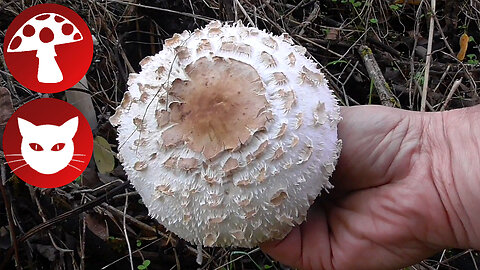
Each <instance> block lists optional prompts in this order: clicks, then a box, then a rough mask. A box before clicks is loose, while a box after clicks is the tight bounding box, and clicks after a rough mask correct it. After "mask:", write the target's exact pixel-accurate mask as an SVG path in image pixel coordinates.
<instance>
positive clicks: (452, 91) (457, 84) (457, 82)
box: [440, 78, 462, 112]
mask: <svg viewBox="0 0 480 270" xmlns="http://www.w3.org/2000/svg"><path fill="white" fill-rule="evenodd" d="M461 84H462V78H460V79H458V80H456V81H455V82H454V83H453V86H452V88H451V89H450V92H448V95H447V98H446V99H445V102H444V103H443V105H442V108H440V111H441V112H443V111H445V109H446V108H447V105H448V103H449V102H450V100H451V99H452V97H453V94H454V93H455V92H456V91H457V89H458V87H459V86H460V85H461Z"/></svg>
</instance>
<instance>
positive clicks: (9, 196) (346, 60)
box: [0, 0, 480, 270]
mask: <svg viewBox="0 0 480 270" xmlns="http://www.w3.org/2000/svg"><path fill="white" fill-rule="evenodd" d="M45 2H51V1H44V0H3V1H2V0H0V44H2V48H3V39H4V36H5V33H6V30H7V28H8V26H9V24H10V23H11V22H12V20H13V19H14V18H15V16H17V15H18V14H19V13H20V12H21V11H23V10H24V9H26V8H28V7H30V6H32V5H35V4H40V3H45ZM56 2H57V3H59V4H62V5H65V6H67V7H70V8H71V9H73V10H74V11H75V12H77V13H78V14H79V15H80V16H81V17H82V18H83V19H84V20H85V22H86V23H87V25H88V26H89V28H90V30H91V32H92V35H93V36H94V37H95V40H96V41H95V46H94V58H93V61H92V65H91V67H90V69H89V71H88V73H87V76H86V81H84V84H83V85H78V86H76V87H75V89H76V90H79V91H81V92H82V93H83V94H84V95H87V97H89V98H88V100H89V101H91V102H93V106H94V108H95V110H91V111H89V112H85V111H84V114H86V115H85V116H86V117H87V119H89V121H91V122H93V123H95V125H96V128H95V129H94V135H95V137H96V138H97V139H96V144H100V145H103V146H105V144H102V142H101V141H102V140H103V139H105V140H106V141H107V142H108V143H107V144H106V146H105V147H104V148H101V149H105V148H110V146H109V145H111V146H113V151H114V152H115V151H116V148H115V146H116V144H117V142H116V131H115V129H114V128H113V127H112V126H111V125H110V123H109V122H108V118H109V117H110V116H111V115H112V114H113V112H114V109H115V108H116V107H117V105H118V104H119V102H120V101H121V98H122V96H123V93H124V92H125V91H126V90H127V86H126V82H127V80H128V76H129V73H135V72H139V71H140V66H139V64H138V63H139V62H140V60H141V59H143V58H144V57H146V56H149V55H153V54H155V53H157V52H158V51H160V50H161V49H162V44H163V43H164V40H165V39H167V38H169V37H171V36H172V35H173V34H174V33H181V32H182V31H184V30H190V31H193V30H194V29H196V28H198V27H202V26H204V25H205V24H207V23H208V22H209V21H211V20H215V19H219V20H223V21H230V22H234V21H237V20H241V21H242V22H243V23H244V24H245V25H252V24H254V25H256V26H257V27H259V28H261V29H266V30H268V31H270V32H273V33H275V34H281V33H288V34H289V35H290V36H291V37H292V39H293V40H294V42H295V43H297V44H300V45H302V46H304V47H306V48H307V51H308V54H310V55H311V57H313V58H314V59H315V60H316V61H317V62H318V65H319V68H320V69H321V70H322V71H323V72H324V73H325V74H326V77H327V78H328V80H329V84H330V86H331V88H332V89H333V90H334V93H335V95H336V96H337V97H338V99H339V100H340V103H341V104H342V105H344V106H351V105H359V104H383V105H385V106H393V107H398V108H402V109H405V110H414V111H444V110H451V109H455V108H463V107H469V106H473V105H476V104H479V103H480V96H479V88H478V86H477V84H479V83H480V65H479V64H480V30H479V29H480V1H479V0H462V1H446V0H444V1H440V0H438V1H435V0H433V1H431V0H428V1H427V0H407V1H405V0H393V1H388V0H325V1H311V0H301V1H292V0H269V1H261V0H231V1H229V0H102V1H94V0H81V1H73V0H62V1H56ZM432 3H435V4H436V8H435V12H432ZM432 15H433V16H432ZM365 46H367V47H368V48H369V49H366V48H367V47H365ZM365 52H367V53H365ZM368 52H372V54H369V53H368ZM367 57H368V58H369V59H370V60H369V61H370V63H374V64H376V65H378V66H379V67H380V69H379V72H378V71H377V72H372V71H369V70H368V69H367V66H366V64H365V59H366V58H367ZM1 59H2V62H1V64H2V65H0V129H1V128H3V127H4V126H5V123H6V121H7V120H8V117H9V116H10V114H11V111H12V110H11V109H10V108H15V109H16V108H18V107H19V106H21V105H23V104H25V103H26V102H28V101H30V100H33V99H37V98H39V97H45V95H41V94H37V93H34V92H32V91H30V90H28V89H26V88H25V87H23V86H22V85H20V84H19V83H18V82H16V81H15V79H14V78H13V77H12V76H11V75H10V73H9V71H8V70H7V68H6V67H5V65H3V55H2V57H1ZM382 77H383V78H384V79H385V81H386V84H385V85H383V87H382V85H377V84H375V82H377V81H378V80H380V79H381V78H382ZM85 82H86V84H85ZM48 96H50V97H54V98H59V99H63V100H67V101H69V100H68V99H69V97H66V95H65V93H64V92H62V93H58V94H50V95H48ZM9 104H11V105H9ZM85 106H87V107H88V106H89V104H86V105H85ZM0 131H1V132H0V134H1V133H3V130H0ZM0 138H1V137H0ZM101 149H100V150H98V148H97V150H98V151H103V152H104V153H103V154H104V156H107V157H103V158H104V159H106V160H109V154H108V151H105V150H101ZM0 153H3V152H0ZM110 156H113V155H112V154H110ZM99 158H100V159H102V157H99ZM97 162H98V160H97ZM91 163H92V164H91V166H89V167H88V168H87V170H86V171H85V172H84V173H83V174H82V176H81V177H80V178H78V179H77V180H76V181H74V182H72V183H71V184H68V185H66V186H63V187H61V188H55V189H41V188H35V187H32V186H30V185H27V184H25V183H24V182H23V181H21V180H19V179H18V178H17V177H16V176H15V175H14V174H12V173H11V171H10V168H8V166H6V165H5V164H4V161H3V157H2V155H0V165H1V168H2V171H1V176H2V182H3V183H4V185H0V186H2V200H0V268H1V265H2V264H3V266H5V269H15V261H17V262H19V263H20V264H21V267H22V268H23V269H130V262H129V261H130V260H129V257H130V256H129V255H130V254H131V256H132V258H133V265H134V267H135V268H136V269H197V268H200V269H288V268H287V267H285V266H283V265H281V264H279V263H278V262H275V261H274V260H273V259H271V258H270V257H269V256H267V255H266V254H264V253H263V252H262V251H261V250H260V249H258V248H256V249H237V248H205V249H204V264H203V265H202V266H198V265H197V264H196V262H195V260H196V257H197V253H196V247H195V246H192V245H191V244H189V243H187V242H185V241H183V240H182V239H179V238H178V237H176V236H175V235H173V234H171V233H169V232H168V231H166V230H165V229H164V228H163V227H162V226H161V225H160V224H159V223H158V222H157V221H155V220H154V219H152V218H150V217H149V216H148V215H147V209H146V207H145V206H144V205H143V203H142V201H141V199H140V197H139V195H138V193H136V192H135V190H134V189H133V188H132V187H131V186H127V185H126V184H125V181H126V179H127V178H126V176H125V173H124V172H123V169H122V168H121V166H120V165H119V162H118V161H115V162H114V163H113V164H111V166H113V167H112V168H111V169H108V168H107V169H105V168H104V167H102V168H99V166H98V164H95V162H91ZM107 163H108V162H107ZM107 167H108V166H107ZM99 170H100V171H102V173H100V172H99ZM126 188H127V190H128V193H125V189H126ZM105 194H106V195H105ZM126 198H128V208H127V209H125V208H126V206H125V205H126ZM125 212H126V214H127V215H125ZM7 216H9V217H11V219H10V218H7ZM124 224H125V226H126V230H124V228H123V225H124ZM12 230H13V231H14V232H15V235H16V238H15V241H13V242H12V238H11V232H12ZM125 231H126V233H127V235H128V237H126V234H125ZM126 239H128V240H129V241H128V242H127V241H126ZM14 244H15V245H14ZM128 244H129V245H128ZM14 246H16V247H17V248H14ZM479 268H480V254H479V253H478V252H477V251H474V250H444V251H443V252H441V253H439V254H437V255H436V256H434V257H432V258H429V259H428V260H424V261H423V262H421V263H419V264H417V265H414V266H411V267H410V269H477V270H478V269H479Z"/></svg>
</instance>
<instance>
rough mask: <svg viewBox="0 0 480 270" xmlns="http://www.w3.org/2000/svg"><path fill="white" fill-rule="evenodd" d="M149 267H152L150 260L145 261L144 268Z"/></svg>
mask: <svg viewBox="0 0 480 270" xmlns="http://www.w3.org/2000/svg"><path fill="white" fill-rule="evenodd" d="M149 265H150V260H145V261H143V266H145V268H147V267H148V266H149Z"/></svg>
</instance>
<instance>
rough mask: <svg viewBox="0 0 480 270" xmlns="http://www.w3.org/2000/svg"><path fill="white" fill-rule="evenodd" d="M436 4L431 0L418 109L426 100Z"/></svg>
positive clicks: (422, 109)
mask: <svg viewBox="0 0 480 270" xmlns="http://www.w3.org/2000/svg"><path fill="white" fill-rule="evenodd" d="M436 6H437V1H436V0H432V2H431V7H430V8H431V15H430V28H429V29H430V30H429V33H428V45H427V60H426V62H425V79H424V80H423V90H422V102H421V103H420V111H422V112H424V111H425V106H426V104H427V103H426V101H427V90H428V81H429V80H430V63H431V62H432V44H433V31H434V29H435V19H434V16H435V9H436Z"/></svg>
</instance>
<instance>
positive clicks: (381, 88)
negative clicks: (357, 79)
mask: <svg viewBox="0 0 480 270" xmlns="http://www.w3.org/2000/svg"><path fill="white" fill-rule="evenodd" d="M358 52H359V53H360V55H361V57H362V60H363V63H364V64H365V67H366V68H367V71H368V75H369V77H370V79H371V80H373V83H374V85H375V89H377V92H378V96H379V97H380V101H381V102H382V105H383V106H387V107H396V104H397V102H396V98H395V97H394V95H393V94H392V91H391V88H390V86H389V85H388V83H387V81H385V77H383V74H382V71H381V70H380V67H379V66H378V63H377V61H376V60H375V57H374V56H373V53H372V49H370V48H369V47H368V46H364V45H362V46H360V47H359V48H358Z"/></svg>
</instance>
